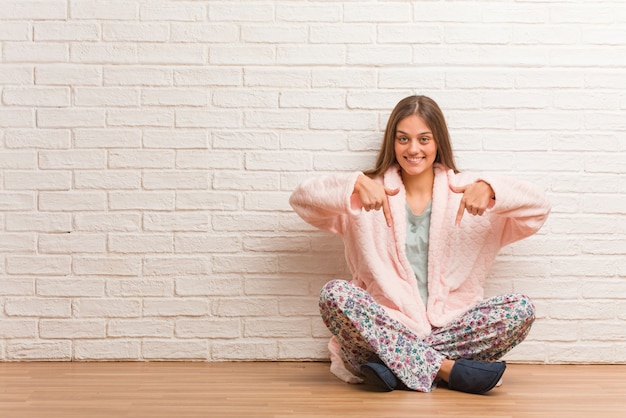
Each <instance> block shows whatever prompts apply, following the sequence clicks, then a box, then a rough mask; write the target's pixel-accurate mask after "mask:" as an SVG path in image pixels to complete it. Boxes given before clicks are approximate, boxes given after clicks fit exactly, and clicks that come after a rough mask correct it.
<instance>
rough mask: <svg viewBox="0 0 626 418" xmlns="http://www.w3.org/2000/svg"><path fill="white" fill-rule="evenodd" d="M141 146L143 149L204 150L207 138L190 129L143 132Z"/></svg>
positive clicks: (202, 132) (204, 133) (201, 132)
mask: <svg viewBox="0 0 626 418" xmlns="http://www.w3.org/2000/svg"><path fill="white" fill-rule="evenodd" d="M143 145H144V147H145V148H167V149H185V148H193V149H198V148H200V149H206V148H208V138H207V133H206V132H204V131H198V130H191V129H190V130H185V129H172V130H170V129H163V130H145V131H144V133H143Z"/></svg>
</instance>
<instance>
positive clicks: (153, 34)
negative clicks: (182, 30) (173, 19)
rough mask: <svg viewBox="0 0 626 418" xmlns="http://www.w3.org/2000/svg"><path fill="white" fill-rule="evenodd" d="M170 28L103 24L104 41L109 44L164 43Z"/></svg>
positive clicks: (144, 24)
mask: <svg viewBox="0 0 626 418" xmlns="http://www.w3.org/2000/svg"><path fill="white" fill-rule="evenodd" d="M168 37H169V27H168V25H167V24H164V23H108V22H105V23H103V24H102V40H103V41H107V42H115V41H126V42H164V41H167V40H168Z"/></svg>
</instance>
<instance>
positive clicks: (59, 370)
mask: <svg viewBox="0 0 626 418" xmlns="http://www.w3.org/2000/svg"><path fill="white" fill-rule="evenodd" d="M0 417H3V418H13V417H29V418H35V417H46V418H55V417H64V418H68V417H89V418H95V417H151V418H156V417H168V418H178V417H299V418H300V417H302V418H306V417H393V418H402V417H591V418H594V417H626V366H625V365H621V366H608V365H607V366H599V365H595V366H587V365H576V366H572V365H569V366H566V365H549V366H548V365H515V364H510V365H509V366H508V367H507V371H506V373H505V375H504V384H503V386H502V387H500V388H496V389H494V390H493V391H491V392H490V393H489V394H487V395H482V396H481V395H468V394H463V393H459V392H453V391H450V390H448V389H445V388H443V387H441V388H438V389H436V390H435V391H433V392H431V393H417V392H408V391H394V392H390V393H385V392H376V391H373V390H372V388H369V387H367V386H365V385H348V384H345V383H342V382H340V381H338V380H337V379H336V378H334V377H333V376H332V375H331V374H330V373H329V371H328V364H326V363H287V362H285V363H270V362H268V363H0Z"/></svg>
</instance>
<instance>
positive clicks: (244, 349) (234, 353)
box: [211, 340, 278, 361]
mask: <svg viewBox="0 0 626 418" xmlns="http://www.w3.org/2000/svg"><path fill="white" fill-rule="evenodd" d="M211 359H213V360H223V361H245V360H277V359H278V347H277V344H276V342H275V341H267V340H261V341H257V340H252V341H241V340H237V341H235V342H221V341H218V342H213V343H212V344H211Z"/></svg>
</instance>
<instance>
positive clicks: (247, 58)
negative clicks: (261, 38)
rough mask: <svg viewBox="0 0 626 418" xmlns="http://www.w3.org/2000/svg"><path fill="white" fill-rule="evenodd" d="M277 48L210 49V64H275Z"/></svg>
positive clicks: (244, 46) (252, 46)
mask: <svg viewBox="0 0 626 418" xmlns="http://www.w3.org/2000/svg"><path fill="white" fill-rule="evenodd" d="M275 60H276V56H275V48H274V47H273V46H268V45H242V46H232V45H231V46H214V47H211V48H209V63H210V64H213V65H222V64H226V65H250V64H256V65H259V64H266V65H267V64H273V63H274V61H275Z"/></svg>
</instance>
